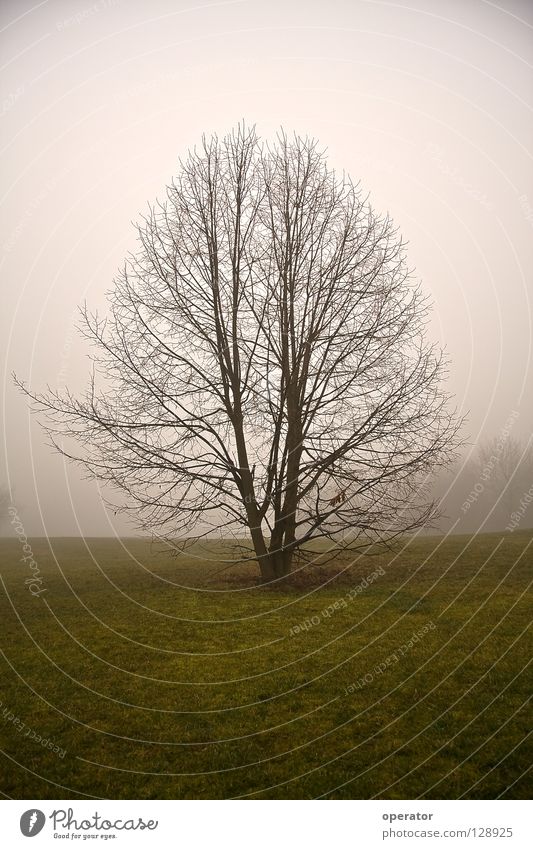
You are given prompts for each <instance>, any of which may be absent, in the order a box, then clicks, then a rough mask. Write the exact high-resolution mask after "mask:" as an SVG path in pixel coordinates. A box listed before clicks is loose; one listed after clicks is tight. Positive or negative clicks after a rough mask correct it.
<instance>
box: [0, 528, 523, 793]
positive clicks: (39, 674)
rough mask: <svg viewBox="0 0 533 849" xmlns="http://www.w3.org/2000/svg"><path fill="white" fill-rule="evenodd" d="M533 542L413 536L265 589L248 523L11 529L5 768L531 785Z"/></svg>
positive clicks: (84, 777) (322, 785) (24, 785)
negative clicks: (196, 542) (157, 534)
mask: <svg viewBox="0 0 533 849" xmlns="http://www.w3.org/2000/svg"><path fill="white" fill-rule="evenodd" d="M532 542H533V533H532V532H530V531H528V532H515V533H513V534H505V535H502V534H486V535H482V536H477V537H448V538H447V539H442V538H438V537H426V538H423V539H422V538H420V539H416V540H411V541H408V540H406V541H404V543H403V544H402V545H400V546H399V547H398V549H397V550H396V551H395V552H393V553H385V554H382V555H379V556H375V557H371V558H370V557H365V558H359V559H356V560H355V561H354V559H353V558H350V559H347V558H344V559H339V560H337V561H335V562H334V563H332V564H330V565H329V566H327V567H322V568H321V569H316V568H315V567H313V568H311V567H309V566H308V567H306V568H305V570H304V571H302V572H300V573H299V574H298V575H297V576H295V578H294V580H293V581H292V583H291V584H290V585H286V586H283V587H282V586H278V587H277V588H271V589H265V588H263V587H259V586H255V585H254V584H253V581H252V580H250V575H251V572H250V570H249V567H246V566H241V567H238V568H237V570H235V569H232V568H228V569H226V570H225V571H222V572H221V571H220V570H221V569H222V567H225V566H227V565H228V564H227V563H225V562H224V561H225V559H227V560H231V558H232V557H233V556H234V555H235V551H234V549H232V548H231V547H229V546H228V545H226V544H215V543H207V544H205V545H203V546H202V547H201V548H196V549H194V550H192V551H191V552H189V553H188V554H185V555H180V556H178V557H176V556H172V555H170V554H169V553H168V552H165V551H163V550H161V548H160V547H159V546H158V547H156V546H153V545H150V543H149V542H146V541H144V540H134V539H124V540H108V539H88V540H85V542H84V541H82V540H78V539H67V538H62V539H52V540H50V541H49V542H48V541H46V540H44V539H33V540H29V542H28V546H29V547H30V549H31V555H30V554H29V552H28V549H26V550H25V552H24V551H23V549H22V546H21V543H20V541H19V540H17V539H16V538H12V539H9V540H2V541H0V562H1V575H2V581H3V591H2V593H1V595H2V602H1V603H2V614H1V615H2V625H3V627H2V649H3V657H2V658H0V664H1V667H2V678H1V680H2V691H1V694H0V699H1V701H2V704H1V705H0V734H1V738H2V743H1V748H2V750H3V754H2V755H1V758H2V772H1V776H2V777H1V783H0V790H1V791H2V793H3V794H4V795H5V796H6V797H13V798H26V799H39V798H40V799H45V798H91V797H95V798H130V799H131V798H148V799H150V798H151V799H159V798H162V799H165V798H178V799H179V798H235V797H238V798H240V797H244V798H263V799H274V798H291V799H292V798H297V799H302V798H303V799H308V798H316V797H326V798H336V799H345V798H363V799H367V798H385V799H410V798H427V799H431V798H450V799H456V798H459V797H464V798H480V799H486V798H496V797H502V798H527V797H528V774H527V770H528V767H529V765H530V763H531V752H530V751H528V743H527V739H526V737H527V734H528V731H529V724H528V716H527V702H528V697H529V692H530V678H528V668H527V663H528V657H530V656H531V642H530V640H529V638H528V633H527V628H528V624H529V621H530V618H531V614H530V612H531V594H528V587H529V584H530V580H531V572H532V565H533V545H531V543H532ZM23 556H26V560H22V559H21V558H22V557H23ZM32 558H33V561H32ZM37 570H38V571H37ZM215 573H217V574H215ZM35 578H37V579H38V581H37V582H35V583H33V584H30V583H29V581H28V579H30V580H32V579H35ZM26 581H28V582H27V583H25V582H26ZM365 584H366V586H365ZM32 590H33V592H35V593H36V595H32ZM37 593H38V594H37ZM39 738H41V739H39ZM47 741H48V742H47Z"/></svg>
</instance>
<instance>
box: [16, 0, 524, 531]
mask: <svg viewBox="0 0 533 849" xmlns="http://www.w3.org/2000/svg"><path fill="white" fill-rule="evenodd" d="M0 15H1V20H0V29H1V32H0V48H1V54H2V66H3V71H2V81H1V85H2V94H1V105H0V119H1V124H0V126H1V128H2V142H1V143H2V170H3V192H2V207H1V210H2V222H1V223H2V245H1V247H0V263H1V266H2V310H1V313H0V322H1V329H0V334H1V346H2V347H1V359H2V376H3V396H2V397H3V405H4V420H3V424H2V428H3V430H2V433H3V437H4V439H3V457H2V467H1V468H0V482H6V484H9V486H10V487H11V490H12V498H13V502H14V504H15V506H16V508H17V510H18V511H19V514H20V517H21V519H22V521H23V524H24V526H25V528H26V532H27V533H28V534H36V533H43V532H46V533H48V534H50V535H55V534H78V533H84V534H86V535H94V534H102V535H103V534H109V533H114V532H117V533H123V532H125V531H126V530H129V531H130V532H131V527H130V526H128V525H127V524H126V523H125V522H124V521H123V520H121V521H120V522H118V521H117V519H116V518H115V517H114V516H113V514H112V513H111V514H108V513H107V512H106V510H105V509H104V506H103V504H102V500H101V494H100V492H99V488H98V485H97V484H96V483H94V482H89V481H87V480H84V479H83V475H82V472H81V471H80V470H79V469H76V468H74V467H67V466H66V464H65V462H64V461H63V459H62V458H61V457H59V456H58V455H57V454H54V453H53V452H52V451H51V449H50V448H48V447H47V446H46V444H45V438H44V436H43V433H42V431H41V430H40V429H39V427H38V426H37V424H36V422H35V421H33V420H30V416H29V413H28V405H27V403H26V400H25V399H24V398H23V397H21V396H20V394H19V393H18V392H17V391H16V390H15V389H14V387H13V385H12V381H11V377H10V374H11V372H12V371H13V370H15V371H16V372H17V374H18V375H19V376H20V377H22V378H24V379H26V380H27V381H28V382H29V384H30V385H31V387H32V388H33V389H34V390H38V389H39V388H42V389H44V388H46V385H47V384H49V385H50V386H51V387H56V386H64V385H65V384H66V385H68V386H69V387H70V388H71V389H72V390H73V391H77V392H79V391H81V390H82V389H83V388H84V387H85V385H86V383H87V377H88V374H89V369H90V361H89V359H88V353H89V351H88V348H87V346H86V344H85V343H83V342H82V341H80V340H79V339H78V338H77V336H76V331H75V329H74V323H75V320H76V315H75V313H76V308H77V305H79V304H81V303H82V302H83V301H84V300H85V299H87V301H88V304H89V306H90V307H91V308H96V307H98V308H100V309H104V310H105V292H106V290H108V289H109V288H110V287H111V285H112V280H113V277H114V275H115V273H116V271H117V269H118V267H119V266H120V265H121V263H122V262H123V260H124V257H125V255H126V253H127V252H128V250H131V249H135V245H136V241H135V232H134V229H133V227H132V223H131V222H132V221H135V220H138V218H139V215H140V213H142V212H143V211H145V209H146V204H147V202H148V201H150V202H151V201H153V200H155V199H156V198H158V197H159V198H161V197H163V194H164V188H165V185H166V184H167V183H168V182H169V181H170V179H171V177H172V175H173V174H175V173H176V172H177V169H178V158H179V157H180V156H181V157H184V156H185V155H186V153H187V149H188V148H189V147H190V146H192V145H194V144H195V143H197V142H198V141H199V140H200V137H201V134H202V132H204V131H205V132H206V133H211V132H212V131H216V132H218V133H219V134H224V133H225V132H227V131H229V130H230V129H231V128H232V127H233V126H234V125H235V124H236V123H237V122H238V121H239V120H242V119H243V118H244V119H245V121H246V122H247V123H248V124H253V123H255V124H256V125H257V128H258V131H259V133H260V135H261V136H262V137H263V138H269V137H272V136H274V135H275V133H276V131H277V130H278V129H279V127H280V126H283V127H284V128H285V129H286V130H287V131H288V132H292V131H293V130H295V131H296V132H297V133H299V134H301V135H311V136H314V137H316V138H318V139H319V141H320V143H321V145H322V146H325V147H327V149H328V152H329V158H330V163H331V164H332V165H334V166H335V167H336V168H338V169H340V170H342V169H345V170H346V171H347V172H349V173H350V175H351V176H352V178H354V179H356V180H357V179H360V180H361V184H362V187H363V189H364V190H365V192H366V191H368V192H370V200H371V203H372V205H373V206H374V207H375V209H376V211H377V212H379V213H385V212H387V211H388V212H389V213H390V214H391V216H392V217H393V219H394V221H395V223H396V224H397V225H398V226H399V228H400V230H401V232H402V234H403V236H404V237H405V239H406V240H407V241H408V243H409V245H408V258H409V263H410V265H411V266H412V267H414V268H415V269H416V276H417V277H418V278H420V279H421V280H422V281H423V285H424V290H425V291H426V292H427V293H428V294H429V295H430V296H431V297H432V299H433V301H434V311H433V320H432V324H431V335H432V338H434V339H435V340H438V341H440V342H441V343H442V344H443V345H445V346H446V348H447V350H448V353H449V355H450V357H451V361H452V368H451V372H450V376H449V388H450V389H451V391H452V392H453V393H455V395H456V398H457V404H458V406H459V409H460V411H461V412H466V411H469V423H468V428H467V433H468V435H469V437H470V440H471V442H472V443H474V444H475V443H476V442H478V441H479V440H480V439H481V438H483V436H485V435H487V436H490V435H493V434H497V433H498V431H499V429H500V428H502V427H503V425H504V423H505V422H506V420H507V419H508V417H509V414H510V413H512V412H513V411H517V412H518V414H519V415H518V416H517V417H516V423H515V425H514V431H513V432H514V435H515V436H519V437H520V436H521V437H522V438H526V439H527V438H529V436H530V434H531V424H532V411H533V380H532V368H531V340H532V331H531V326H532V325H531V319H532V310H531V295H532V286H531V279H532V278H531V266H532V251H531V245H532V242H533V239H532V236H533V169H532V165H531V151H532V139H533V133H532V130H533V117H532V109H531V107H532V100H533V97H532V92H533V85H532V83H533V71H532V64H533V6H532V5H531V4H530V3H527V2H512V1H511V2H505V3H500V4H497V3H489V2H482V0H469V2H466V3H465V2H461V0H455V1H454V2H450V1H449V0H448V2H446V0H405V2H379V0H378V2H366V0H328V2H325V0H321V2H319V0H311V2H310V0H268V2H267V0H235V2H233V0H232V2H217V3H209V2H206V3H202V4H199V3H196V2H195V0H177V2H170V0H155V2H140V0H133V2H132V0H128V2H126V0H122V1H121V0H97V2H95V3H94V4H91V2H90V0H69V2H59V1H58V2H55V1H54V0H48V2H46V0H45V2H36V3H35V2H33V3H26V2H3V3H2V5H1V10H0Z"/></svg>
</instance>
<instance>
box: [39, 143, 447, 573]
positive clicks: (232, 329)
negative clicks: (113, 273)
mask: <svg viewBox="0 0 533 849" xmlns="http://www.w3.org/2000/svg"><path fill="white" fill-rule="evenodd" d="M180 166H181V170H180V173H179V175H178V176H177V178H176V179H175V180H174V181H173V182H172V183H171V185H170V186H169V187H168V189H167V194H166V199H165V200H164V202H160V203H157V204H156V205H154V206H151V207H150V208H149V211H148V213H147V214H146V215H145V216H144V217H143V218H142V220H141V223H140V225H138V238H139V242H140V245H139V249H138V251H137V252H136V253H135V254H132V255H130V256H129V257H128V258H127V261H126V262H125V264H124V268H123V270H122V271H121V273H120V274H119V276H118V277H117V279H116V281H115V286H114V289H113V291H112V292H111V293H110V296H109V301H110V311H109V315H108V317H107V318H100V317H99V316H98V314H90V313H89V312H88V311H87V309H86V308H84V309H83V310H82V316H83V319H82V327H83V332H84V334H85V335H86V336H87V337H88V339H89V340H90V341H91V342H92V343H93V345H94V347H95V349H96V355H95V367H94V371H93V375H92V378H91V381H90V385H89V388H88V390H87V392H86V394H85V395H84V397H82V398H80V399H78V398H76V397H74V396H73V395H72V394H71V393H70V392H69V391H66V392H64V393H59V392H56V391H48V393H47V394H38V395H36V394H34V393H33V394H32V393H29V394H31V397H32V398H33V400H34V402H36V406H37V408H38V409H39V410H41V411H44V412H45V413H46V414H47V423H46V426H47V428H48V431H49V433H50V435H51V437H52V440H53V443H54V445H55V446H56V447H57V448H58V449H59V450H60V451H62V452H63V453H64V454H66V455H67V456H69V457H71V458H72V459H75V460H78V461H80V462H81V463H82V464H83V465H84V466H85V467H86V468H87V469H88V470H89V471H90V473H91V474H92V475H95V476H97V477H98V478H100V479H103V480H104V481H108V482H110V483H111V484H112V485H114V486H115V487H117V488H118V489H119V490H121V491H122V492H125V493H126V495H127V503H126V505H125V507H124V509H128V510H134V511H135V515H136V517H137V520H138V523H139V527H141V528H144V529H149V530H150V531H151V532H153V531H154V529H158V531H157V532H158V533H161V534H164V535H166V536H167V537H174V538H175V537H184V536H189V537H190V536H191V535H192V534H195V535H196V536H199V535H201V534H209V533H211V532H213V531H214V530H215V529H217V531H218V532H219V533H222V534H223V535H224V536H226V537H227V536H230V535H231V534H233V535H235V536H240V537H242V535H243V529H245V531H246V533H247V534H249V537H250V538H251V541H252V543H253V549H254V552H255V559H256V560H257V562H258V563H259V566H260V570H261V574H262V576H263V578H264V579H265V580H272V579H276V578H279V577H282V576H283V575H285V574H287V573H288V572H289V571H290V569H291V564H292V563H293V556H294V553H295V552H296V551H303V550H305V547H306V544H307V543H309V542H310V541H312V540H315V539H317V538H326V539H327V540H328V541H329V547H330V548H333V549H335V548H339V547H350V548H351V549H354V548H356V547H358V546H361V545H365V546H366V545H368V543H369V542H370V541H372V540H377V541H390V540H391V539H392V538H394V537H395V536H397V535H398V534H402V533H405V532H406V531H409V530H411V529H414V528H417V527H419V526H421V525H423V524H427V523H428V521H429V520H430V519H431V517H432V515H433V514H434V511H435V506H434V504H432V503H427V499H425V494H424V489H423V483H424V481H425V480H426V478H427V476H428V474H429V473H430V472H431V470H432V468H433V467H435V466H438V465H443V464H446V463H447V462H448V461H449V460H450V459H451V458H452V457H453V453H454V449H455V445H456V441H457V432H458V427H459V425H458V422H457V420H456V418H455V415H454V414H453V413H450V412H449V410H448V400H449V399H448V398H447V396H446V395H445V393H444V392H443V390H442V380H443V377H444V373H445V369H446V365H445V361H444V358H443V355H442V352H440V351H439V350H437V349H436V348H435V347H434V346H432V345H430V344H428V343H427V342H426V340H425V324H426V318H427V312H428V303H427V300H426V299H425V298H424V297H423V295H422V293H421V290H420V286H419V285H418V284H416V285H415V284H414V283H413V280H412V275H411V272H410V271H409V269H408V268H407V266H406V261H405V257H404V250H403V244H402V240H401V238H400V237H399V236H398V234H397V231H396V230H395V229H394V227H393V225H392V223H391V221H390V220H389V218H388V217H384V218H380V217H378V216H377V215H376V214H375V213H374V212H373V210H372V209H371V207H370V206H369V205H368V203H367V200H366V199H365V198H363V197H362V196H361V192H360V190H359V188H358V186H356V185H354V184H353V183H352V181H351V180H350V179H349V178H348V177H347V176H345V175H343V176H342V177H340V176H338V175H337V174H336V173H335V172H333V171H331V170H330V169H329V168H328V166H327V164H326V161H325V158H324V154H323V153H322V152H321V151H319V149H318V147H317V143H316V142H315V141H312V140H309V139H302V138H299V137H294V138H293V139H289V138H288V137H287V136H286V135H285V134H284V133H281V134H280V135H279V136H278V139H277V141H276V143H275V144H273V145H271V146H269V145H266V146H265V145H263V144H262V143H260V141H259V140H258V137H257V136H256V133H255V130H247V129H245V127H244V126H239V128H238V129H237V130H235V131H233V132H232V133H231V134H230V135H228V136H227V137H225V138H224V139H222V140H220V139H218V138H217V137H216V136H215V137H212V138H210V139H207V138H206V137H204V138H203V141H202V145H201V147H200V149H199V150H197V149H196V148H195V149H194V151H193V152H191V153H190V154H189V157H188V159H187V160H186V161H185V162H181V161H180ZM98 381H102V383H101V384H100V383H99V385H98V387H97V382H98ZM64 437H74V438H75V440H76V441H77V443H79V445H80V446H81V450H79V449H77V450H76V451H73V450H71V449H70V448H69V446H68V445H67V444H66V443H65V442H64V441H63V438H64Z"/></svg>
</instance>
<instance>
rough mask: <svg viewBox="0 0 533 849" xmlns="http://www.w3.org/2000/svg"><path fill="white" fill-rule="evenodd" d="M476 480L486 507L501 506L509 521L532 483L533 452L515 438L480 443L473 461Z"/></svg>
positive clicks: (505, 520) (529, 447)
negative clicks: (481, 485)
mask: <svg viewBox="0 0 533 849" xmlns="http://www.w3.org/2000/svg"><path fill="white" fill-rule="evenodd" d="M475 466H476V469H477V474H478V477H479V478H480V479H481V480H482V481H483V482H484V488H485V490H486V491H487V492H488V494H489V497H490V503H488V504H487V505H486V507H485V509H486V510H488V509H489V507H490V506H492V505H495V504H497V503H498V502H500V503H501V505H502V506H503V511H504V516H503V518H502V521H503V523H504V524H505V522H507V521H508V519H509V517H510V515H511V513H512V511H513V509H514V508H515V507H516V504H517V503H518V501H519V499H520V496H521V495H522V494H523V492H524V490H526V489H527V488H528V486H529V485H530V484H531V481H532V480H533V449H532V447H531V444H530V443H527V444H524V443H523V442H522V441H521V440H520V439H519V438H517V437H515V436H507V437H506V438H505V439H504V438H502V437H501V436H500V437H497V436H495V437H493V438H492V439H488V440H486V441H485V442H483V443H482V444H481V445H480V446H479V449H478V452H477V456H476V459H475Z"/></svg>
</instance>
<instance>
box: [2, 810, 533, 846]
mask: <svg viewBox="0 0 533 849" xmlns="http://www.w3.org/2000/svg"><path fill="white" fill-rule="evenodd" d="M528 805H529V803H527V802H525V801H515V800H509V801H504V800H502V801H496V802H494V801H434V802H432V801H405V802H401V801H376V800H372V801H365V800H354V801H330V802H329V803H328V802H324V801H297V800H296V801H251V800H250V801H244V800H241V801H193V800H190V801H189V800H187V801H164V800H153V801H151V800H141V801H139V800H125V801H120V800H119V801H109V800H104V801H96V800H95V801H86V800H83V801H65V800H50V801H29V800H23V801H11V800H10V801H2V802H1V803H0V825H1V840H0V844H1V845H2V846H5V847H6V849H12V847H18V846H25V847H28V846H29V845H30V846H34V847H35V849H38V847H48V846H56V847H57V846H61V845H65V844H66V845H68V846H72V844H73V843H74V844H78V845H80V846H81V845H85V846H87V845H92V846H94V845H96V846H103V845H107V846H116V847H121V848H122V847H123V849H126V847H129V846H147V847H151V846H154V847H155V846H157V847H161V849H167V847H186V849H189V847H190V849H204V847H205V849H212V847H216V849H226V847H227V849H241V847H242V849H273V847H275V849H285V847H304V849H326V847H327V848H328V849H329V847H335V849H341V848H342V849H344V847H353V849H356V847H361V849H373V847H378V846H380V847H409V849H412V847H413V849H418V848H419V849H424V847H434V849H438V847H439V846H440V847H452V846H456V847H465V846H472V847H475V846H478V847H480V846H484V847H487V846H489V847H503V849H507V847H509V849H530V847H531V846H533V834H532V831H533V830H532V828H531V825H530V819H531V817H530V816H528ZM529 813H531V812H530V811H529ZM32 838H35V844H29V843H28V841H29V840H30V839H32ZM67 841H69V842H68V843H67Z"/></svg>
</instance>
